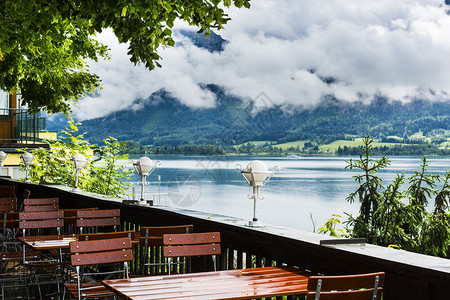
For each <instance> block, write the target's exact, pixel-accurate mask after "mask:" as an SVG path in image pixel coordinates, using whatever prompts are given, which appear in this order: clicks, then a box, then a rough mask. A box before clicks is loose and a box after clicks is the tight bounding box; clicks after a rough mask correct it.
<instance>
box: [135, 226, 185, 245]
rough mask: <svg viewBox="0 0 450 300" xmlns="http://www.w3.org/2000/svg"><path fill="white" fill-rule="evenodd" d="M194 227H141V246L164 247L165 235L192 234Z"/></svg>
mask: <svg viewBox="0 0 450 300" xmlns="http://www.w3.org/2000/svg"><path fill="white" fill-rule="evenodd" d="M193 231H194V225H176V226H155V227H141V228H140V230H139V235H140V244H141V246H144V247H148V246H163V240H162V237H163V235H164V234H177V233H179V234H183V233H192V232H193Z"/></svg>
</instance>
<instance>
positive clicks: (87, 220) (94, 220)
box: [77, 209, 120, 233]
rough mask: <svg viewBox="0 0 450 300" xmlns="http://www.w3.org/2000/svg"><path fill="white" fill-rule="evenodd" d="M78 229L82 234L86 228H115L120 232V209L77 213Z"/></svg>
mask: <svg viewBox="0 0 450 300" xmlns="http://www.w3.org/2000/svg"><path fill="white" fill-rule="evenodd" d="M77 227H78V228H79V230H80V233H83V229H84V228H94V229H95V228H98V227H113V228H114V231H118V230H120V209H98V210H79V211H77Z"/></svg>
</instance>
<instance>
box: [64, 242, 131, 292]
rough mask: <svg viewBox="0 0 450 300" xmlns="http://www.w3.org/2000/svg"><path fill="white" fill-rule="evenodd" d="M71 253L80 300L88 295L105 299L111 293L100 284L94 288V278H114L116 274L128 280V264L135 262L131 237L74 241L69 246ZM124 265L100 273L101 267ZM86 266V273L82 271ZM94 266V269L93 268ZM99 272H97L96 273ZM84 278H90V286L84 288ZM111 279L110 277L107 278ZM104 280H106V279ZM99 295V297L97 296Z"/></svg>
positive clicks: (71, 262)
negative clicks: (81, 268)
mask: <svg viewBox="0 0 450 300" xmlns="http://www.w3.org/2000/svg"><path fill="white" fill-rule="evenodd" d="M69 249H70V252H71V253H73V254H72V255H71V256H70V264H71V265H72V266H74V267H75V268H76V273H77V294H78V299H81V298H88V296H86V295H85V296H84V297H83V296H82V295H83V294H85V293H88V294H89V295H90V296H89V297H96V298H98V297H101V298H102V297H105V296H106V295H107V294H108V293H111V292H110V291H109V292H108V291H105V288H104V287H103V286H102V285H101V284H99V285H97V286H95V287H94V286H92V285H91V284H92V279H93V278H96V277H93V276H99V275H101V276H102V277H106V276H113V275H114V274H116V275H120V276H121V277H123V275H124V277H125V278H128V276H129V273H128V262H129V261H132V260H133V250H132V242H131V239H130V238H129V237H124V238H113V239H104V240H89V241H74V242H71V243H70V245H69ZM118 263H119V264H120V263H123V267H122V268H119V269H116V268H107V269H103V268H102V269H101V272H98V270H99V266H101V265H109V264H118ZM84 266H86V268H85V270H84V271H81V270H80V267H84ZM91 266H93V267H94V268H91ZM96 270H97V271H96ZM83 276H86V277H87V278H89V281H90V282H89V284H88V285H87V286H85V287H83V283H84V282H85V280H83V279H82V277H83ZM106 278H109V277H106ZM106 278H104V279H106ZM95 294H97V295H95Z"/></svg>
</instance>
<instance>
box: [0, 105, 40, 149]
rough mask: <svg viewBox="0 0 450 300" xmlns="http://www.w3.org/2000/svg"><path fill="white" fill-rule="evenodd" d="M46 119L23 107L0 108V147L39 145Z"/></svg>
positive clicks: (30, 146) (31, 146)
mask: <svg viewBox="0 0 450 300" xmlns="http://www.w3.org/2000/svg"><path fill="white" fill-rule="evenodd" d="M45 121H46V119H45V117H43V116H41V115H40V114H39V113H38V114H35V115H32V114H29V113H28V110H27V109H23V108H0V148H22V147H29V148H33V147H39V146H41V147H42V146H44V147H46V144H42V141H43V139H44V138H48V137H47V136H46V130H45V126H46V124H45V123H46V122H45Z"/></svg>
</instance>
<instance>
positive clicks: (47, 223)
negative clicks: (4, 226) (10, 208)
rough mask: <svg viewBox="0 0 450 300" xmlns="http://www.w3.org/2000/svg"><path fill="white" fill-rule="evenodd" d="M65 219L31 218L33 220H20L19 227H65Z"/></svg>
mask: <svg viewBox="0 0 450 300" xmlns="http://www.w3.org/2000/svg"><path fill="white" fill-rule="evenodd" d="M63 226H64V220H63V219H55V220H52V219H48V220H36V221H34V220H31V221H20V222H19V228H20V229H38V228H56V227H63Z"/></svg>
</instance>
